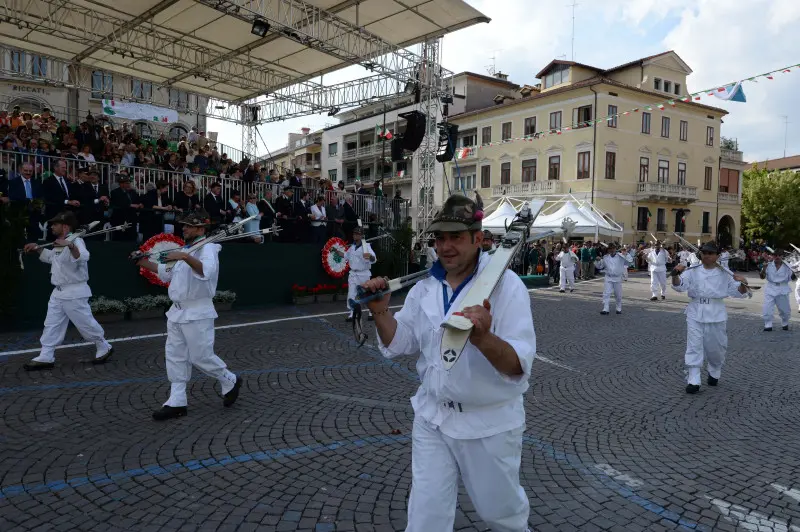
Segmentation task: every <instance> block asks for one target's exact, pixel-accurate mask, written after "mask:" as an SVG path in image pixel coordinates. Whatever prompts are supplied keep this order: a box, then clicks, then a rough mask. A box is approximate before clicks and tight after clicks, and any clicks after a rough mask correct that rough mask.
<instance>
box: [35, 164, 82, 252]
mask: <svg viewBox="0 0 800 532" xmlns="http://www.w3.org/2000/svg"><path fill="white" fill-rule="evenodd" d="M42 194H43V196H44V202H45V207H44V215H45V218H46V219H48V220H50V219H52V218H55V217H56V215H58V214H59V213H60V212H61V211H63V210H64V209H65V205H66V206H67V207H66V209H67V210H76V209H78V208H80V206H81V202H80V201H79V198H80V197H81V194H80V191H76V190H75V189H74V187H73V185H72V183H70V182H69V180H68V179H67V161H65V160H64V159H59V160H58V161H56V163H55V165H54V169H53V175H52V176H50V177H48V178H47V179H45V180H44V182H43V183H42ZM47 239H48V240H53V239H55V236H53V234H52V233H50V234H49V235H48V236H47Z"/></svg>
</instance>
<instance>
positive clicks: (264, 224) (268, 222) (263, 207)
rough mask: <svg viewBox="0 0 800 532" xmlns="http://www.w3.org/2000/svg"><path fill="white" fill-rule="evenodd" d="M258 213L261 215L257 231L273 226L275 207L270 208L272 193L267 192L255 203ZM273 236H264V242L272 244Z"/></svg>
mask: <svg viewBox="0 0 800 532" xmlns="http://www.w3.org/2000/svg"><path fill="white" fill-rule="evenodd" d="M256 206H257V207H258V211H259V212H260V213H261V221H260V222H259V225H258V228H259V229H269V228H270V227H272V226H273V225H274V224H275V207H273V206H272V191H271V190H267V191H266V192H265V193H264V197H263V198H261V199H260V200H258V202H257V203H256ZM272 240H273V235H272V234H268V235H264V241H265V242H272Z"/></svg>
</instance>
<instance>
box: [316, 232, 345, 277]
mask: <svg viewBox="0 0 800 532" xmlns="http://www.w3.org/2000/svg"><path fill="white" fill-rule="evenodd" d="M334 248H336V249H337V250H338V251H339V252H341V255H340V254H339V253H334V252H333V249H334ZM346 251H347V244H346V243H345V241H344V240H342V239H341V238H339V237H333V238H331V239H330V240H328V241H327V242H326V243H325V247H324V248H322V267H323V268H325V271H326V272H327V274H328V275H330V276H331V277H333V278H334V279H340V278H342V277H344V276H345V274H346V273H347V272H348V271H350V265H349V264H347V261H346V260H345V259H344V254H345V252H346Z"/></svg>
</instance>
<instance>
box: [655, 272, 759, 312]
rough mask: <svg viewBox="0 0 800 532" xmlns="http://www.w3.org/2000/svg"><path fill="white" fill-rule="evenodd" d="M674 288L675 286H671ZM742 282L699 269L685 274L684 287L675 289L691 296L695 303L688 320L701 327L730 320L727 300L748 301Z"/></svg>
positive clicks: (718, 273) (689, 308) (690, 309)
mask: <svg viewBox="0 0 800 532" xmlns="http://www.w3.org/2000/svg"><path fill="white" fill-rule="evenodd" d="M670 284H671V283H670ZM739 284H740V283H739V281H736V280H735V279H734V278H733V277H731V276H730V275H728V274H727V273H725V272H724V271H722V270H721V269H719V268H716V267H715V268H710V269H709V268H706V267H705V266H697V267H695V268H692V269H689V270H685V271H684V272H683V273H682V274H681V284H680V285H678V286H675V285H671V286H672V288H673V290H675V291H676V292H688V294H687V295H688V296H689V297H690V298H691V299H692V300H691V301H690V302H689V306H687V307H686V311H685V314H686V318H687V319H690V320H694V321H698V322H701V323H718V322H721V321H727V320H728V311H727V309H726V308H725V301H724V299H725V298H726V297H736V298H740V299H741V298H745V297H748V295H747V294H742V293H740V292H739Z"/></svg>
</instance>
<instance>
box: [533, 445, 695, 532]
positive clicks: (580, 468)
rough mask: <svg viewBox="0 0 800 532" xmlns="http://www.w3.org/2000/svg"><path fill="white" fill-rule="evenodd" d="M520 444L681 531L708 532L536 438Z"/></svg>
mask: <svg viewBox="0 0 800 532" xmlns="http://www.w3.org/2000/svg"><path fill="white" fill-rule="evenodd" d="M522 442H523V443H527V444H529V445H531V446H533V447H534V448H535V449H536V450H538V451H541V452H542V453H544V454H545V455H546V456H548V457H549V458H552V459H553V460H555V461H556V462H558V463H559V464H563V465H567V466H569V467H571V468H572V469H574V470H575V471H577V472H578V473H580V474H581V475H582V476H584V477H588V478H589V479H590V480H591V479H592V478H594V479H596V480H597V481H599V482H600V483H602V484H603V486H605V487H606V488H608V489H610V490H612V491H614V492H615V493H616V494H617V495H619V496H620V497H622V498H624V499H625V500H628V501H630V502H632V503H634V504H636V505H638V506H640V507H642V508H644V509H645V510H647V511H648V512H652V513H654V514H656V515H660V516H661V517H662V518H664V519H666V520H668V521H672V522H673V523H676V524H677V525H679V527H680V529H681V530H697V531H700V532H710V531H711V528H710V527H707V526H705V525H702V524H700V523H695V522H694V521H691V520H689V519H683V518H682V517H681V516H680V515H678V514H677V513H675V512H672V511H669V510H667V509H666V508H664V507H663V506H660V505H658V504H656V503H654V502H652V501H649V500H647V499H645V498H644V497H641V496H639V495H636V493H635V492H634V491H633V490H632V489H630V488H628V487H625V486H623V485H622V484H620V483H619V482H617V481H616V480H614V479H613V477H611V476H610V475H608V474H606V473H603V472H601V471H598V470H592V469H590V467H589V466H587V465H586V464H584V463H583V461H582V460H581V459H580V458H579V457H578V456H577V455H574V454H569V453H565V452H563V451H557V450H556V449H555V447H553V446H552V445H550V444H549V443H546V442H543V441H541V440H539V439H538V438H535V437H533V436H527V435H525V436H523V437H522Z"/></svg>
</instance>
